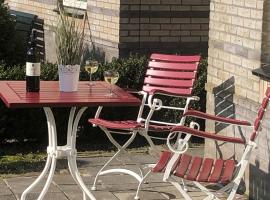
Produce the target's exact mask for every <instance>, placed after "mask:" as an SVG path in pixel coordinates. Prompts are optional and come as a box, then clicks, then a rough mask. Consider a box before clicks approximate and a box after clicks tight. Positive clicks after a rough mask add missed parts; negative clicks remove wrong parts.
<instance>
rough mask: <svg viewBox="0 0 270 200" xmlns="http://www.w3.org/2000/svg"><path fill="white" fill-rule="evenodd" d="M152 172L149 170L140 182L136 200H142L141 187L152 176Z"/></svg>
mask: <svg viewBox="0 0 270 200" xmlns="http://www.w3.org/2000/svg"><path fill="white" fill-rule="evenodd" d="M151 172H152V170H149V171H148V172H147V173H146V174H145V175H144V176H143V178H142V180H141V181H140V183H139V185H138V187H137V191H136V195H135V197H134V199H135V200H138V199H140V197H139V193H140V190H141V187H142V184H143V183H144V181H145V180H146V179H147V178H148V176H149V175H150V174H151Z"/></svg>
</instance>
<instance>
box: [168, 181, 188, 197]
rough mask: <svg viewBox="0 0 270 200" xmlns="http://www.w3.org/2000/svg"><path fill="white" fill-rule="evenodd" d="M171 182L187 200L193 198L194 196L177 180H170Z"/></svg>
mask: <svg viewBox="0 0 270 200" xmlns="http://www.w3.org/2000/svg"><path fill="white" fill-rule="evenodd" d="M168 182H169V183H171V184H172V185H173V186H174V187H175V188H176V189H177V190H178V191H179V192H180V193H181V195H182V196H183V197H184V198H185V200H192V198H191V197H190V196H189V195H188V193H187V192H186V191H185V190H184V189H183V188H182V186H181V185H180V184H179V183H178V182H175V181H168Z"/></svg>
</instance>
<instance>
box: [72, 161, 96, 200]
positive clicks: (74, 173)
mask: <svg viewBox="0 0 270 200" xmlns="http://www.w3.org/2000/svg"><path fill="white" fill-rule="evenodd" d="M68 163H69V166H70V173H71V174H72V177H75V179H74V180H75V181H76V182H77V183H78V186H79V187H80V189H81V190H82V191H83V196H84V199H85V196H88V197H89V198H90V199H91V200H96V198H95V197H94V196H93V194H92V193H91V192H90V191H89V190H88V188H87V187H86V185H85V184H84V182H83V180H82V177H81V176H80V172H79V170H78V168H77V164H76V157H75V156H68Z"/></svg>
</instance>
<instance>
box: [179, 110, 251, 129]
mask: <svg viewBox="0 0 270 200" xmlns="http://www.w3.org/2000/svg"><path fill="white" fill-rule="evenodd" d="M184 116H192V117H197V118H202V119H210V120H214V121H218V122H223V123H227V124H235V125H241V126H251V123H250V122H248V121H242V120H236V119H231V118H225V117H218V116H214V115H210V114H206V113H203V112H200V111H196V110H188V111H187V112H186V113H185V114H184Z"/></svg>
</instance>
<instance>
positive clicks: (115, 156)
mask: <svg viewBox="0 0 270 200" xmlns="http://www.w3.org/2000/svg"><path fill="white" fill-rule="evenodd" d="M100 128H101V129H102V130H103V131H104V132H105V133H106V135H107V137H108V138H109V140H110V141H111V142H112V144H114V145H115V146H116V147H117V149H118V151H117V152H116V153H115V154H114V155H113V156H112V157H111V158H110V159H109V160H108V161H107V162H106V163H105V164H104V165H103V167H102V168H101V169H100V170H99V171H98V173H97V175H96V177H95V180H94V183H93V186H92V188H91V190H96V183H97V181H98V177H99V176H100V175H102V174H106V173H104V172H105V171H104V169H105V168H106V167H107V166H108V165H109V164H110V163H111V162H112V161H113V160H114V159H116V158H117V157H118V156H119V155H120V153H122V152H123V151H125V149H126V148H127V147H128V146H129V145H130V143H131V142H132V141H133V140H134V138H135V136H136V134H137V131H133V132H132V134H131V137H130V138H129V139H128V140H127V141H126V143H125V144H124V145H123V146H121V145H120V144H119V143H118V142H116V140H115V139H114V138H113V137H112V135H111V133H110V131H109V130H108V129H106V128H104V127H100Z"/></svg>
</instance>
